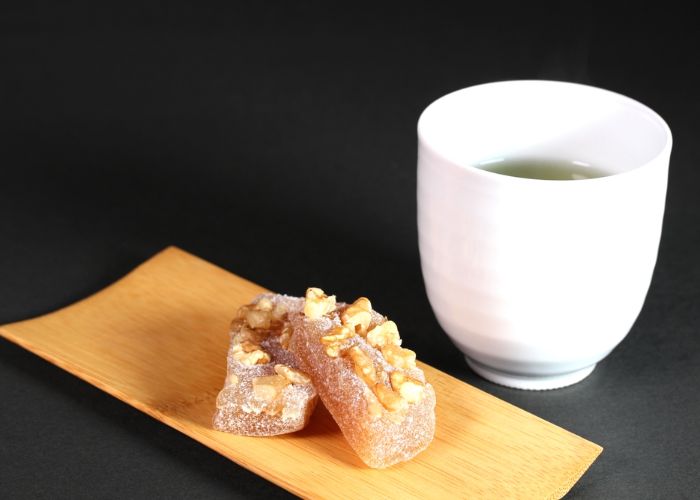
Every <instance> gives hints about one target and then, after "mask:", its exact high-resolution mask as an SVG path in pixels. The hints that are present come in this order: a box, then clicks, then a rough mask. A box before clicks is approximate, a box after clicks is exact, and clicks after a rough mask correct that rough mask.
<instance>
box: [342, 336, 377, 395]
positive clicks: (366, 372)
mask: <svg viewBox="0 0 700 500" xmlns="http://www.w3.org/2000/svg"><path fill="white" fill-rule="evenodd" d="M346 352H347V355H348V357H349V358H350V359H351V360H352V364H353V367H354V368H355V373H356V374H357V376H358V377H360V378H361V379H362V380H363V381H364V383H365V384H367V385H368V386H370V387H371V386H372V385H374V384H376V383H377V370H376V369H375V368H374V363H373V362H372V359H371V358H370V357H369V356H368V355H367V354H366V353H365V352H364V351H363V350H362V349H360V348H359V347H358V346H353V347H351V348H350V349H348V350H347V351H346Z"/></svg>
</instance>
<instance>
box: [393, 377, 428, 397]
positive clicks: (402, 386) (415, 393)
mask: <svg viewBox="0 0 700 500" xmlns="http://www.w3.org/2000/svg"><path fill="white" fill-rule="evenodd" d="M391 387H392V388H393V389H394V390H395V391H398V393H399V394H400V395H401V397H402V398H403V399H405V400H406V401H407V402H409V403H416V402H418V401H420V400H421V399H422V398H423V390H424V385H423V383H422V382H420V381H418V380H415V379H412V378H411V377H408V376H406V375H404V374H403V373H401V372H398V371H397V372H393V373H392V374H391Z"/></svg>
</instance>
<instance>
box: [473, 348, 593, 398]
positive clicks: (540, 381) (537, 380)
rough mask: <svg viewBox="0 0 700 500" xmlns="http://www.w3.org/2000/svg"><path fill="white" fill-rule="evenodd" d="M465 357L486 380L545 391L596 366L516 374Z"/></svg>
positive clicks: (576, 379) (579, 377)
mask: <svg viewBox="0 0 700 500" xmlns="http://www.w3.org/2000/svg"><path fill="white" fill-rule="evenodd" d="M465 359H466V360H467V364H468V365H469V368H471V369H472V370H474V371H475V372H476V373H477V374H479V375H481V376H482V377H483V378H485V379H486V380H489V381H491V382H494V383H496V384H499V385H504V386H506V387H512V388H514V389H524V390H529V391H545V390H548V389H559V388H561V387H566V386H568V385H573V384H575V383H577V382H580V381H581V380H583V379H584V378H586V377H587V376H589V375H590V374H591V372H593V369H594V368H595V367H596V365H595V364H593V365H591V366H587V367H586V368H581V369H580V370H576V371H573V372H569V373H562V374H558V375H516V374H513V373H508V372H503V371H500V370H496V369H494V368H490V367H487V366H484V365H482V364H481V363H479V362H477V361H474V360H473V359H469V358H468V357H467V356H465Z"/></svg>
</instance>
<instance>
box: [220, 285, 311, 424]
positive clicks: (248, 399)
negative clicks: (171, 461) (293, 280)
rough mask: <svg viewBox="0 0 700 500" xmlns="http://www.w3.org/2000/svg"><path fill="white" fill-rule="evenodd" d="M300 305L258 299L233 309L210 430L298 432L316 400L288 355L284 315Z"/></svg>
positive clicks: (287, 327)
mask: <svg viewBox="0 0 700 500" xmlns="http://www.w3.org/2000/svg"><path fill="white" fill-rule="evenodd" d="M303 306H304V300H303V299H301V298H297V297H287V296H285V295H272V294H265V295H261V296H259V297H257V298H256V300H255V301H253V303H252V304H249V305H247V306H243V307H242V308H241V309H239V311H238V314H237V317H236V319H234V320H233V322H232V324H231V346H230V348H229V352H228V359H227V365H228V370H227V376H226V381H225V383H224V387H223V389H222V390H221V392H220V393H219V395H218V397H217V398H216V412H215V414H214V420H213V425H214V428H215V429H217V430H220V431H225V432H231V433H234V434H241V435H246V436H274V435H277V434H285V433H289V432H294V431H297V430H300V429H302V428H303V427H304V426H305V425H306V423H307V422H308V420H309V417H310V416H311V413H312V412H313V410H314V408H315V406H316V402H317V399H318V398H317V395H316V390H315V388H314V386H313V384H312V383H311V380H310V378H309V377H308V376H307V375H306V374H305V373H304V372H303V371H301V370H299V363H298V361H297V358H296V356H295V355H294V354H293V353H292V352H291V351H290V350H289V341H290V338H291V335H292V329H291V325H290V323H289V321H288V319H289V317H290V315H294V314H301V311H302V309H303Z"/></svg>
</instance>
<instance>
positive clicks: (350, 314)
mask: <svg viewBox="0 0 700 500" xmlns="http://www.w3.org/2000/svg"><path fill="white" fill-rule="evenodd" d="M371 311H372V304H371V303H370V301H369V299H367V298H365V297H360V298H359V299H357V300H356V301H355V302H353V303H352V305H350V306H348V308H347V309H345V311H343V313H342V314H341V315H340V320H341V321H342V322H343V324H344V325H347V326H349V327H350V328H352V330H353V331H354V332H355V333H359V334H360V335H362V336H364V335H366V334H367V328H369V324H370V323H371V322H372V314H371Z"/></svg>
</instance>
